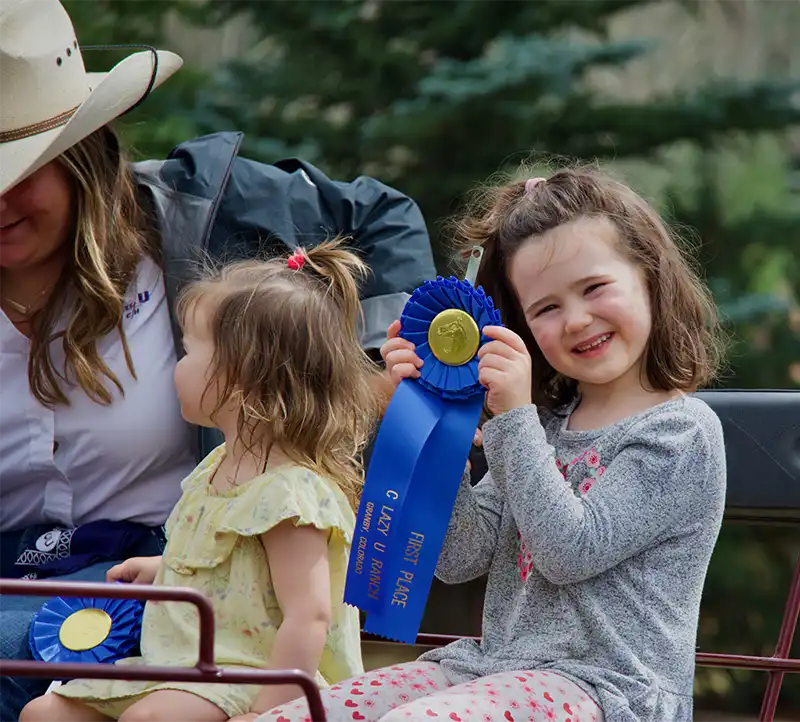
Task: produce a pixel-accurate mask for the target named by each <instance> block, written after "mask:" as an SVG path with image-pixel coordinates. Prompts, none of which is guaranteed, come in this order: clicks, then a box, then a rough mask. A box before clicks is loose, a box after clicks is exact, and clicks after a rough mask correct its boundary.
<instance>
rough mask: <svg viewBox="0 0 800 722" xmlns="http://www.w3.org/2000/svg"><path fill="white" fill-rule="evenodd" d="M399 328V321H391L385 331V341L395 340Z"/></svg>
mask: <svg viewBox="0 0 800 722" xmlns="http://www.w3.org/2000/svg"><path fill="white" fill-rule="evenodd" d="M401 328H402V326H401V325H400V319H397V320H396V321H392V323H391V325H390V326H389V328H388V329H387V331H386V338H387V339H391V338H397V335H398V334H399V333H400V329H401Z"/></svg>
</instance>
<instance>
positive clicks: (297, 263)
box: [286, 248, 306, 271]
mask: <svg viewBox="0 0 800 722" xmlns="http://www.w3.org/2000/svg"><path fill="white" fill-rule="evenodd" d="M305 263H306V254H305V253H303V249H302V248H298V249H297V250H296V251H295V252H294V253H293V254H292V255H291V256H289V258H288V260H287V261H286V265H287V266H289V268H291V269H292V270H293V271H299V270H300V269H301V268H302V267H303V266H304V265H305Z"/></svg>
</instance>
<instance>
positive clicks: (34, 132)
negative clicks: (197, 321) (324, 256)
mask: <svg viewBox="0 0 800 722" xmlns="http://www.w3.org/2000/svg"><path fill="white" fill-rule="evenodd" d="M0 56H1V57H2V60H1V61H0V309H2V313H0V378H2V399H1V400H0V565H1V566H2V568H1V569H0V574H1V575H2V576H4V577H9V576H12V577H28V578H41V577H46V576H58V577H59V578H60V579H64V580H67V579H79V580H84V581H101V580H103V579H105V573H106V570H107V569H108V568H109V567H110V566H111V565H113V564H114V563H115V562H117V561H119V560H122V559H124V558H126V557H129V556H135V555H156V554H160V552H161V548H162V545H163V533H162V530H161V525H162V524H163V522H164V520H165V519H166V517H167V515H168V513H169V511H170V510H171V507H172V505H173V503H174V502H175V501H176V499H177V498H178V495H179V491H180V489H179V485H180V481H181V479H182V478H183V477H184V476H185V475H186V474H187V473H188V472H189V471H190V470H191V469H192V468H193V467H194V465H195V463H196V461H197V460H198V458H199V456H200V455H202V454H204V453H205V452H206V451H207V450H208V449H209V448H210V447H211V445H212V444H213V443H215V441H216V440H215V439H212V438H207V437H209V436H210V435H209V434H208V430H203V429H196V428H193V427H189V426H188V425H186V424H185V423H184V422H183V421H182V419H181V416H180V408H179V405H178V402H177V398H176V396H175V392H174V387H173V381H172V375H173V368H174V366H175V363H176V360H177V358H178V357H179V356H180V355H181V354H182V349H181V344H180V338H179V336H178V334H177V328H176V325H175V323H174V313H173V312H174V300H175V296H176V293H177V291H178V289H179V288H180V286H181V284H182V282H183V281H185V280H187V279H188V278H189V277H190V275H191V274H192V272H193V270H194V269H195V268H196V267H197V265H198V263H199V262H200V261H201V260H202V259H203V258H204V257H208V256H211V257H212V258H215V257H216V258H219V257H225V258H230V257H233V256H244V255H252V254H254V253H256V252H262V251H267V252H268V251H270V249H272V248H275V249H278V248H280V249H284V248H285V247H286V246H288V247H295V246H297V245H299V244H300V243H303V244H309V243H314V242H318V241H320V240H322V239H323V238H325V237H328V236H333V235H336V234H338V233H342V234H346V235H350V236H352V238H353V245H354V246H355V247H356V248H357V249H358V250H359V251H360V252H361V253H362V255H363V257H364V258H365V260H366V261H367V263H369V264H370V266H371V269H372V272H373V273H372V276H371V278H370V280H369V281H368V282H367V283H366V284H365V287H364V288H363V289H362V307H363V311H364V323H363V327H362V329H361V334H362V344H363V345H364V347H365V348H366V349H368V350H373V349H377V347H378V346H379V345H380V343H381V341H382V340H383V338H384V336H385V333H384V330H385V328H386V327H387V326H388V323H389V320H390V319H392V318H395V317H397V316H398V315H399V312H400V310H401V308H402V306H403V304H404V302H405V300H406V298H407V297H408V292H410V291H411V290H413V288H414V287H416V286H417V285H418V284H419V283H421V282H422V281H423V280H425V279H426V278H430V277H432V276H433V274H434V268H433V262H432V257H431V251H430V245H429V240H428V236H427V233H426V230H425V225H424V223H423V221H422V218H421V215H420V213H419V211H418V209H417V207H416V205H415V204H414V203H413V202H412V201H411V200H410V199H408V198H407V197H406V196H404V195H402V194H401V193H398V192H397V191H395V190H393V189H391V188H388V187H386V186H384V185H382V184H380V183H378V182H377V181H374V180H373V179H370V178H359V179H357V180H356V181H354V182H353V183H337V182H334V181H331V180H330V179H328V178H327V177H326V176H325V175H324V174H322V173H321V172H320V171H319V170H317V169H316V168H314V167H313V166H311V165H309V164H307V163H303V162H301V161H296V160H293V161H285V162H283V163H281V164H278V165H275V166H269V165H264V164H260V163H254V162H252V161H248V160H244V159H241V158H238V157H237V152H238V147H239V144H240V142H241V134H238V133H223V134H216V135H212V136H208V137H205V138H199V139H196V140H193V141H189V142H187V143H185V144H182V145H181V146H178V148H176V149H175V150H174V151H173V152H172V153H171V154H170V156H169V158H168V159H167V160H166V161H146V162H143V163H138V164H133V165H131V164H129V163H128V162H127V161H126V159H125V157H124V154H123V153H122V152H121V150H120V147H119V144H118V142H117V139H116V136H115V134H114V132H113V130H112V129H111V128H110V127H109V125H108V124H109V123H110V122H111V121H113V120H114V119H115V118H116V117H118V116H119V115H121V114H123V113H125V112H127V111H128V110H130V109H131V108H132V107H133V106H135V105H138V104H139V103H140V102H141V101H142V100H144V98H145V97H146V96H147V94H148V93H149V92H150V91H151V90H152V89H154V88H156V87H158V86H159V85H160V84H161V83H163V82H164V81H165V80H166V79H167V78H168V77H169V76H170V75H172V74H173V73H174V72H175V71H176V70H178V68H179V67H180V65H181V60H180V58H179V57H178V56H176V55H174V54H173V53H168V52H162V51H158V52H157V51H155V50H147V51H144V52H139V53H135V54H133V55H131V56H129V57H128V58H126V59H125V60H123V61H122V62H120V63H119V64H118V65H116V66H115V67H114V68H113V69H112V70H111V71H110V72H109V73H107V74H94V73H86V71H85V69H84V65H83V58H82V55H81V49H80V46H79V45H78V42H77V39H76V38H75V33H74V30H73V27H72V23H71V21H70V19H69V16H68V15H67V13H66V11H65V10H64V8H63V7H62V6H61V4H60V3H59V2H58V0H5V1H4V2H3V3H2V6H0ZM131 581H132V580H131ZM41 604H42V599H40V598H31V599H29V598H21V597H5V598H2V599H0V656H2V658H29V657H30V652H29V649H28V641H27V632H28V627H29V624H30V621H31V618H32V615H33V614H34V612H35V611H36V610H37V609H38V608H39V607H40V606H41ZM47 684H48V683H47V682H46V681H42V680H35V679H10V678H3V679H2V681H0V685H1V686H0V719H2V720H13V719H16V718H17V716H18V713H19V710H20V709H21V708H22V707H23V706H24V705H25V704H26V703H27V702H28V701H29V700H30V699H31V698H33V697H34V696H36V695H39V694H41V693H42V692H43V691H44V689H45V688H46V687H47Z"/></svg>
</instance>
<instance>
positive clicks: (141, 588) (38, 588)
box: [0, 519, 800, 722]
mask: <svg viewBox="0 0 800 722" xmlns="http://www.w3.org/2000/svg"><path fill="white" fill-rule="evenodd" d="M751 521H755V520H752V519H751ZM762 521H763V520H762ZM4 594H8V595H17V596H39V597H56V596H63V597H96V598H98V599H138V600H141V601H146V600H151V599H152V600H153V601H173V602H188V603H189V604H194V605H195V607H197V611H198V616H199V624H200V640H199V656H198V660H197V665H196V666H195V667H188V668H177V667H147V666H144V665H137V666H127V665H126V666H125V667H124V668H119V667H115V666H114V665H110V664H67V663H60V664H53V663H48V664H45V663H43V662H34V661H28V660H0V674H3V675H9V676H16V677H44V678H47V679H54V678H72V677H83V678H88V679H130V680H152V681H174V682H208V683H212V684H219V683H229V684H264V685H267V684H296V685H298V686H299V687H300V688H301V689H302V691H303V694H304V695H305V697H306V699H307V700H308V706H309V710H310V713H311V719H312V720H314V722H325V720H326V717H325V709H324V707H323V704H322V699H321V697H320V692H319V689H318V687H317V685H316V683H315V682H314V680H313V679H312V678H311V677H310V676H309V675H308V674H306V673H305V672H302V671H300V670H266V669H254V670H248V671H243V670H241V669H236V670H233V669H221V668H219V667H217V666H216V664H215V663H214V612H213V609H212V607H211V603H210V602H209V601H208V599H206V597H204V596H203V595H202V594H200V593H199V592H198V591H196V590H194V589H181V588H174V587H173V588H170V587H153V586H149V585H137V584H125V585H123V584H101V583H94V584H92V583H85V582H56V581H22V580H12V579H0V596H1V595H4ZM798 617H800V555H798V558H797V562H796V563H795V567H794V574H793V576H792V581H791V584H790V587H789V594H788V597H787V600H786V606H785V608H784V612H783V619H782V622H781V627H780V631H779V633H778V642H777V644H776V647H775V653H774V654H773V655H772V656H771V657H756V656H749V655H741V654H710V653H706V652H701V653H698V654H697V657H696V659H697V664H698V665H700V666H704V667H723V668H727V669H752V670H760V671H764V672H767V673H768V675H769V679H768V681H767V687H766V690H765V692H764V698H763V701H762V705H761V712H760V714H759V718H758V719H759V722H773V720H774V718H775V709H776V707H777V704H778V697H779V695H780V691H781V685H782V684H783V676H784V674H786V673H787V672H789V673H800V659H791V658H789V653H790V651H791V646H792V640H793V638H794V633H795V630H796V628H797V622H798ZM362 638H363V639H364V640H367V641H381V642H384V643H389V642H386V640H383V639H378V638H376V637H373V636H371V635H369V634H363V635H362ZM459 638H460V637H457V636H450V635H445V634H420V635H418V637H417V644H419V645H425V646H434V647H437V646H442V645H444V644H449V643H450V642H454V641H456V640H457V639H459ZM472 639H475V640H476V641H480V638H479V637H472Z"/></svg>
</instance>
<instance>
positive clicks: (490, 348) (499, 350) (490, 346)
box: [478, 341, 527, 359]
mask: <svg viewBox="0 0 800 722" xmlns="http://www.w3.org/2000/svg"><path fill="white" fill-rule="evenodd" d="M525 353H526V354H527V351H526V352H525ZM490 355H494V356H503V357H505V358H507V359H514V358H518V357H519V355H520V353H519V351H517V350H516V349H515V348H514V347H513V346H509V345H508V344H507V343H505V342H503V341H489V343H487V344H484V345H483V346H481V347H480V349H479V350H478V358H479V359H483V358H484V357H486V356H490Z"/></svg>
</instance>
